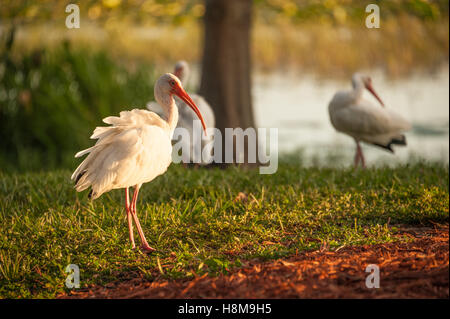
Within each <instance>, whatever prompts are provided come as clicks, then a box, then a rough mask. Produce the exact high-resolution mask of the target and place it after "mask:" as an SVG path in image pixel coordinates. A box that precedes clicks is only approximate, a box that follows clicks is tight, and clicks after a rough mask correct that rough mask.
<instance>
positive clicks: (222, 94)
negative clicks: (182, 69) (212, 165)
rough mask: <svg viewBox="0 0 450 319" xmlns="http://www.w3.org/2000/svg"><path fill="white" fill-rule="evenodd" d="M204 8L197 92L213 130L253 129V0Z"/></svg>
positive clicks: (208, 0)
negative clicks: (208, 108)
mask: <svg viewBox="0 0 450 319" xmlns="http://www.w3.org/2000/svg"><path fill="white" fill-rule="evenodd" d="M205 9H206V10H205V16H204V30H205V31H204V50H203V61H202V76H201V84H200V90H199V91H200V94H201V95H203V96H204V97H205V99H206V100H207V101H208V102H209V103H210V105H211V106H212V108H213V109H214V113H215V117H216V127H217V128H218V129H219V130H220V131H221V132H222V137H224V134H225V128H238V127H240V128H242V129H244V130H245V129H246V128H249V127H254V118H253V109H252V98H251V79H250V71H251V63H250V29H251V14H252V0H205ZM222 144H223V145H224V144H225V143H222ZM244 149H247V147H245V148H244ZM245 158H247V157H246V156H245Z"/></svg>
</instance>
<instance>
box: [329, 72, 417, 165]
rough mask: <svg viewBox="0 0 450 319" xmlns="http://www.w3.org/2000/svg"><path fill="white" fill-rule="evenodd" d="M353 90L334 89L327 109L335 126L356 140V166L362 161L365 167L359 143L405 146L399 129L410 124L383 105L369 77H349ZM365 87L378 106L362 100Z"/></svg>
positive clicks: (403, 128) (405, 127)
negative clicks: (377, 102) (334, 92)
mask: <svg viewBox="0 0 450 319" xmlns="http://www.w3.org/2000/svg"><path fill="white" fill-rule="evenodd" d="M352 85H353V90H351V91H341V92H337V93H336V94H335V95H334V97H333V99H332V100H331V102H330V104H329V105H328V111H329V113H330V120H331V123H332V124H333V126H334V128H335V129H336V130H337V131H339V132H342V133H345V134H347V135H350V136H351V137H353V138H354V139H355V142H356V155H355V166H358V163H359V162H361V165H362V167H365V160H364V155H363V153H362V150H361V146H360V142H366V143H369V144H373V145H376V146H379V147H382V148H384V149H386V150H388V151H390V152H392V153H393V152H394V150H393V148H392V145H393V144H398V145H406V137H405V136H404V135H403V134H402V132H404V131H407V130H409V129H410V128H411V124H410V123H409V122H408V121H407V120H406V119H404V118H403V117H402V116H401V115H400V114H398V113H396V112H394V111H392V110H390V109H387V108H385V107H384V103H383V101H382V100H381V99H380V97H379V96H378V94H377V93H376V92H375V90H374V89H373V87H372V80H371V78H370V77H368V76H365V75H362V74H359V73H355V74H354V75H353V77H352ZM364 88H366V89H367V90H368V91H369V92H370V93H372V94H373V96H374V97H375V98H376V99H377V100H378V101H379V102H380V104H381V107H380V106H377V105H374V104H373V103H371V102H370V101H367V100H365V99H363V97H362V95H363V92H364Z"/></svg>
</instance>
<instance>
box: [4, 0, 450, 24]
mask: <svg viewBox="0 0 450 319" xmlns="http://www.w3.org/2000/svg"><path fill="white" fill-rule="evenodd" d="M71 2H73V1H56V2H55V1H51V0H42V1H30V0H19V1H13V0H6V1H5V0H4V1H2V6H1V7H0V19H2V18H3V19H5V20H15V21H16V22H17V23H32V22H36V21H41V22H43V21H44V22H49V21H58V20H61V19H65V16H66V13H65V6H66V5H67V4H69V3H71ZM253 2H254V9H255V15H256V17H257V18H261V19H263V20H264V21H266V22H273V21H274V20H280V19H284V20H286V21H291V22H294V23H298V22H309V21H318V20H320V21H322V22H325V21H327V22H337V23H345V22H348V21H360V20H361V18H362V17H365V15H366V12H365V7H366V6H367V5H368V4H370V3H375V4H378V5H379V6H380V8H381V10H380V13H381V15H382V18H387V17H390V16H397V15H399V14H407V15H411V16H415V17H417V18H419V19H422V20H438V19H439V18H441V17H444V16H445V17H448V9H449V1H448V0H253ZM79 6H80V10H81V15H82V17H83V19H84V20H85V21H97V22H105V23H107V22H108V21H111V20H121V21H123V22H128V23H130V22H132V23H135V24H149V23H150V24H161V23H169V24H182V23H185V22H189V21H193V20H198V19H199V18H201V17H202V16H203V14H204V1H203V0H127V1H125V0H90V1H83V2H82V3H80V4H79Z"/></svg>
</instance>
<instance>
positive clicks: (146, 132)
mask: <svg viewBox="0 0 450 319" xmlns="http://www.w3.org/2000/svg"><path fill="white" fill-rule="evenodd" d="M154 93H155V99H156V101H157V102H158V103H159V105H160V106H161V108H162V110H163V111H164V114H165V118H166V120H164V119H162V118H161V117H159V115H157V114H156V113H154V112H150V111H147V110H140V109H134V110H131V111H122V112H120V115H119V116H118V117H117V116H109V117H107V118H105V119H103V122H105V123H106V124H110V126H106V127H105V126H100V127H97V128H96V129H95V130H94V133H93V134H92V136H91V138H92V139H97V142H96V143H95V145H94V146H92V147H90V148H88V149H86V150H83V151H81V152H78V153H77V154H76V155H75V157H81V156H83V155H86V154H89V155H88V156H87V157H86V158H85V159H84V161H83V162H82V163H81V164H80V165H79V166H78V168H77V169H76V170H75V172H74V173H73V174H72V180H74V181H75V188H76V190H77V191H79V192H81V191H83V190H85V189H87V188H89V187H91V191H90V193H89V197H90V198H92V199H95V198H98V197H99V196H101V195H102V194H103V193H106V192H108V191H110V190H112V189H118V188H125V209H126V213H127V220H128V230H129V239H130V242H131V245H132V248H135V242H134V236H133V224H132V222H133V220H134V223H135V224H136V228H137V231H138V234H139V237H140V239H141V244H142V246H141V248H142V249H143V250H144V251H147V252H151V251H154V249H153V248H152V247H150V245H149V244H148V243H147V240H146V238H145V235H144V232H143V230H142V227H141V225H140V223H139V219H138V217H137V214H136V202H137V198H138V194H139V189H140V188H141V186H142V184H143V183H147V182H150V181H151V180H153V179H154V178H156V177H157V176H159V175H161V174H163V173H164V172H165V171H166V170H167V168H168V167H169V165H170V163H171V162H172V135H173V133H174V130H175V127H176V125H177V122H178V109H177V106H176V104H175V100H174V95H175V96H178V97H179V98H180V99H181V100H183V101H184V102H185V103H186V105H188V106H189V107H190V108H192V110H193V111H194V113H195V114H196V116H197V117H198V118H199V119H200V121H201V123H202V126H203V130H205V131H206V126H205V123H204V121H203V118H202V115H201V113H200V111H199V110H198V108H197V106H196V105H195V103H194V101H193V100H192V99H191V98H190V96H189V95H188V94H187V93H186V91H185V90H184V89H183V86H182V85H181V82H180V81H179V79H178V78H177V77H176V76H174V75H173V74H170V73H166V74H164V75H162V76H161V77H160V78H159V79H158V81H157V82H156V84H155V88H154ZM132 186H134V194H133V198H132V200H131V203H130V199H129V192H128V189H129V188H130V187H132Z"/></svg>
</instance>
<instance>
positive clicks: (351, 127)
mask: <svg viewBox="0 0 450 319" xmlns="http://www.w3.org/2000/svg"><path fill="white" fill-rule="evenodd" d="M331 117H332V122H333V125H334V126H335V127H336V129H337V130H339V131H343V132H345V133H348V134H351V135H357V136H358V135H382V134H389V133H398V132H401V131H406V130H408V129H409V128H410V124H409V122H408V121H407V120H406V119H404V118H403V117H402V116H401V115H399V114H398V113H396V112H394V111H392V110H389V109H386V108H382V107H379V106H376V105H373V104H371V103H370V102H368V101H361V103H358V104H357V105H356V104H355V105H350V106H348V107H343V108H340V109H338V110H336V111H335V112H334V114H332V116H331Z"/></svg>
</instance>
